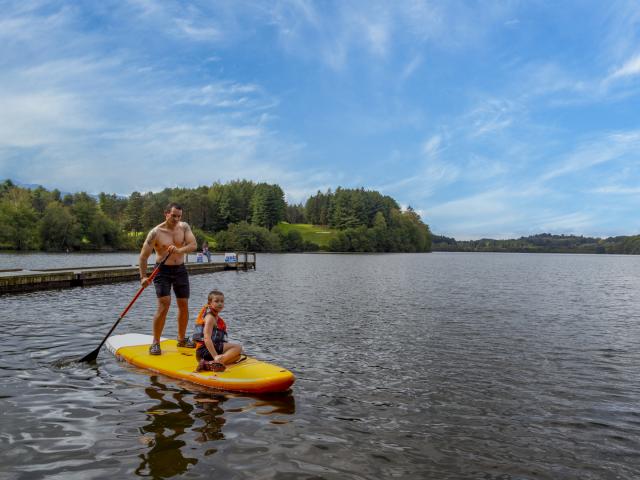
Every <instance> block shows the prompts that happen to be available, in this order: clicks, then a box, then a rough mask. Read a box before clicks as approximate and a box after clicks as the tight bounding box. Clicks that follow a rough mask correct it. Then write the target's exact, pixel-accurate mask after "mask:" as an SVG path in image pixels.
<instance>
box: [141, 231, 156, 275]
mask: <svg viewBox="0 0 640 480" xmlns="http://www.w3.org/2000/svg"><path fill="white" fill-rule="evenodd" d="M155 240H156V229H155V228H153V229H152V230H151V231H150V232H149V234H148V235H147V238H146V240H145V241H144V243H143V244H142V249H141V250H140V257H139V258H138V267H139V269H140V283H141V284H143V285H146V284H148V283H149V282H148V280H147V260H149V257H150V256H151V254H152V253H153V246H154V244H155Z"/></svg>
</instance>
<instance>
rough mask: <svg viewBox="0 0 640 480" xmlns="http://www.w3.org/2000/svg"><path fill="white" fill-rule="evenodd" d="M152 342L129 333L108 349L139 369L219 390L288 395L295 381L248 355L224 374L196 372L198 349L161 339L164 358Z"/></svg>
mask: <svg viewBox="0 0 640 480" xmlns="http://www.w3.org/2000/svg"><path fill="white" fill-rule="evenodd" d="M152 340H153V337H152V336H151V335H143V334H139V333H127V334H124V335H113V336H111V337H109V338H108V339H107V342H106V346H107V348H108V349H109V351H111V352H112V353H113V354H114V355H115V356H116V358H118V359H119V360H123V361H127V362H129V363H130V364H132V365H135V366H136V367H140V368H144V369H147V370H151V371H153V372H157V373H161V374H163V375H166V376H168V377H173V378H179V379H182V380H187V381H189V382H192V383H196V384H198V385H203V386H205V387H211V388H215V389H219V390H228V391H233V392H248V393H269V392H284V391H286V390H288V389H289V388H290V387H291V385H293V382H294V381H295V376H294V375H293V373H291V372H290V371H289V370H287V369H285V368H282V367H280V366H278V365H274V364H273V363H268V362H263V361H260V360H258V359H256V358H253V357H248V356H245V355H242V357H241V360H240V361H239V362H237V363H234V364H232V365H227V369H226V370H225V371H224V372H196V371H195V370H196V366H197V363H198V362H197V360H196V350H195V349H194V348H182V347H178V346H177V341H176V340H168V339H161V341H160V347H161V348H162V355H150V354H149V346H150V345H151V342H152Z"/></svg>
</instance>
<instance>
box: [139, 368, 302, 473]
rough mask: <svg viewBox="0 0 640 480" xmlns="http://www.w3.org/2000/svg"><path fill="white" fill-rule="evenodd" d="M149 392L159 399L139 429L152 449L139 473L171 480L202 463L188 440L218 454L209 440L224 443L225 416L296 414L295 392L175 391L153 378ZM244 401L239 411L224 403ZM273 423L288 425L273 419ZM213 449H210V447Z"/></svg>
mask: <svg viewBox="0 0 640 480" xmlns="http://www.w3.org/2000/svg"><path fill="white" fill-rule="evenodd" d="M150 382H151V384H150V386H148V387H147V388H145V389H144V391H145V393H146V394H147V395H148V396H149V398H151V399H152V400H154V401H155V403H154V404H152V405H151V406H149V408H147V410H146V413H147V419H148V420H149V423H148V424H147V425H145V426H143V427H142V428H141V429H140V432H141V433H142V437H141V439H140V441H141V443H142V444H144V445H147V446H148V447H149V449H148V450H147V451H146V452H145V453H142V454H140V455H139V458H140V459H141V461H140V465H139V466H138V468H136V469H135V473H136V474H137V475H139V476H150V477H152V478H170V477H174V476H177V475H182V474H183V473H185V472H186V471H187V470H189V468H191V467H193V466H194V465H196V464H197V463H198V457H199V456H200V453H196V454H195V455H196V456H195V457H193V456H190V455H188V454H187V451H194V445H193V444H192V443H191V444H190V442H197V443H199V444H202V447H204V448H198V449H196V450H200V451H203V452H204V455H205V456H209V455H213V454H215V453H216V452H217V451H218V450H217V448H215V446H214V445H208V444H209V443H210V442H211V443H213V442H219V441H221V440H224V438H225V436H224V433H223V427H224V426H225V423H226V422H227V419H226V418H225V413H226V414H227V415H228V414H233V413H247V412H249V411H251V410H255V413H257V414H259V415H266V416H272V415H277V414H280V415H293V414H294V413H295V410H296V409H295V399H294V397H293V395H292V393H291V392H287V393H284V394H277V395H262V396H243V395H239V394H230V393H223V392H210V391H202V392H198V393H194V392H193V391H190V390H175V389H173V388H171V387H169V386H167V385H166V384H164V383H162V382H161V381H160V377H158V376H152V377H151V378H150ZM232 399H233V400H241V401H246V405H243V406H241V407H239V408H236V407H231V406H230V407H228V408H226V409H225V408H223V405H224V404H225V403H227V402H229V401H230V400H232ZM270 423H272V424H283V423H287V421H283V420H282V419H278V420H276V419H273V420H271V421H270ZM207 447H209V448H207Z"/></svg>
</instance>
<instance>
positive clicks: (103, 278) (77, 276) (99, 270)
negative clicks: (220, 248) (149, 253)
mask: <svg viewBox="0 0 640 480" xmlns="http://www.w3.org/2000/svg"><path fill="white" fill-rule="evenodd" d="M220 256H223V261H213V260H219V258H218V257H220ZM211 257H212V261H211V262H208V261H207V257H204V258H203V257H201V256H200V255H197V256H196V255H194V254H191V255H189V256H188V257H187V262H186V263H185V265H186V266H187V270H188V272H189V275H198V274H203V273H212V272H221V271H224V270H249V269H254V270H255V268H256V254H255V253H254V252H233V254H232V255H229V253H220V252H215V253H214V252H211ZM192 259H196V261H195V262H193V261H191V262H190V261H189V260H192ZM201 260H202V261H201ZM152 267H153V265H149V272H150V271H151V269H152ZM139 279H140V272H139V270H138V265H114V266H100V267H78V268H69V267H67V268H59V269H58V268H56V269H41V270H21V269H15V268H13V269H9V270H0V295H3V294H7V293H21V292H33V291H36V290H53V289H58V288H71V287H86V286H89V285H100V284H106V283H116V282H130V281H133V280H139Z"/></svg>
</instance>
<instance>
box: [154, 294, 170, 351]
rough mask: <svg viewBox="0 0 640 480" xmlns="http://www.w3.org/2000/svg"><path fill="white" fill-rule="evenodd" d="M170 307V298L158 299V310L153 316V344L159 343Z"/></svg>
mask: <svg viewBox="0 0 640 480" xmlns="http://www.w3.org/2000/svg"><path fill="white" fill-rule="evenodd" d="M170 306H171V296H170V295H169V296H166V297H158V308H157V310H156V313H155V315H154V316H153V343H160V337H161V336H162V330H164V322H165V320H166V319H167V313H168V312H169V307H170Z"/></svg>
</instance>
